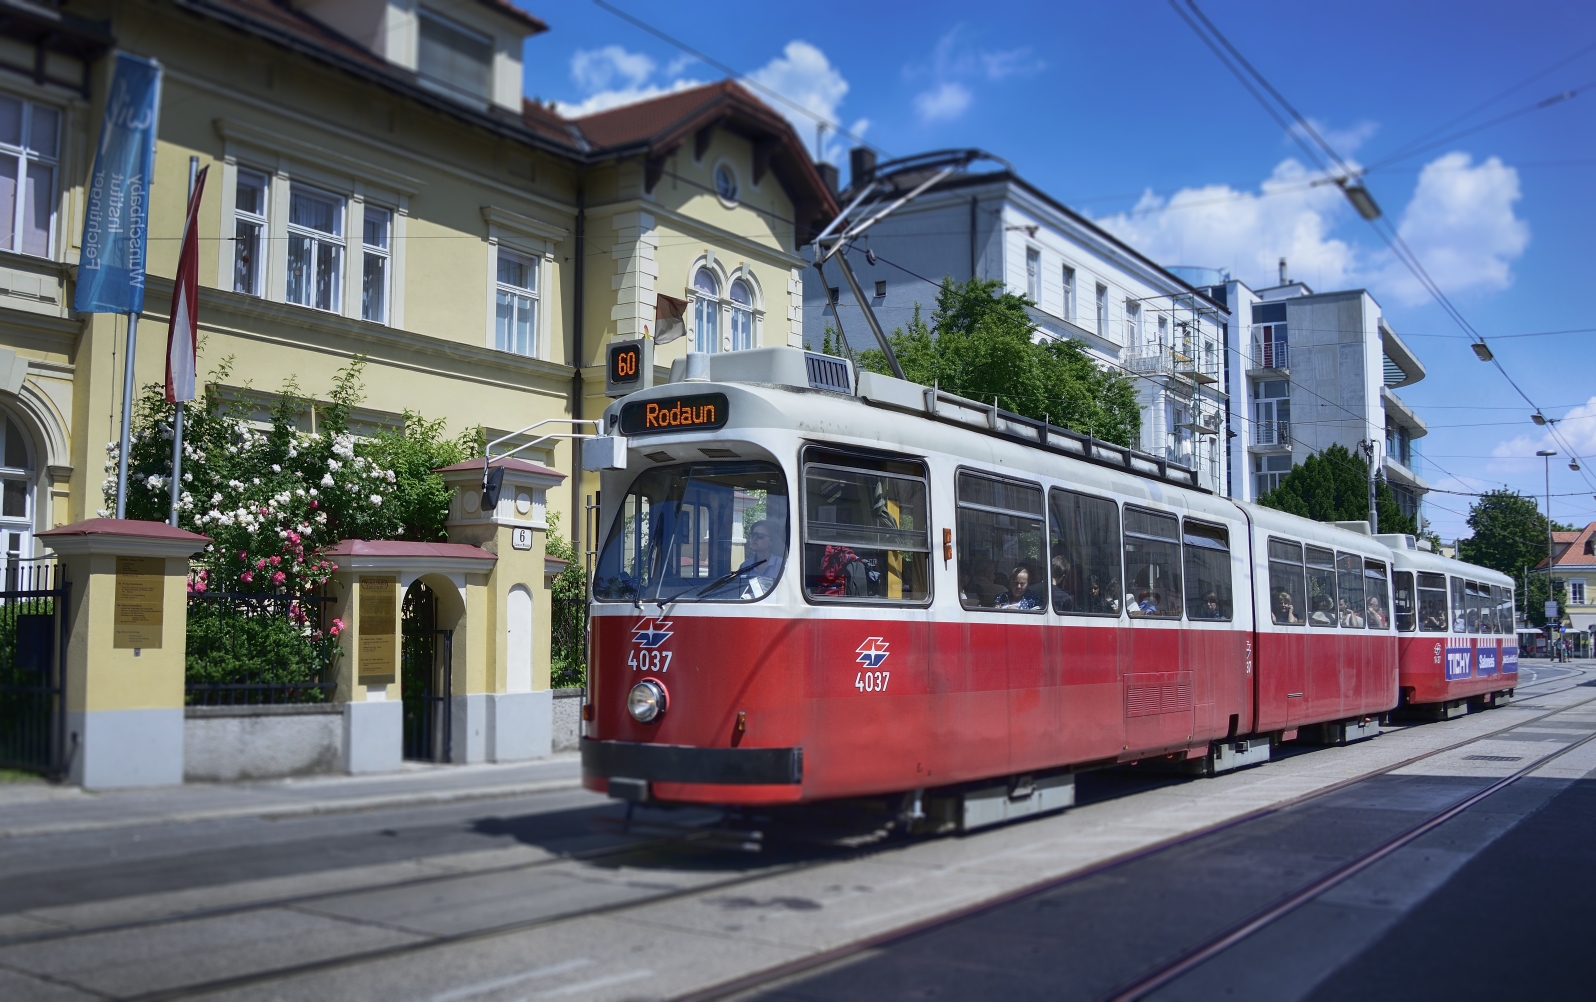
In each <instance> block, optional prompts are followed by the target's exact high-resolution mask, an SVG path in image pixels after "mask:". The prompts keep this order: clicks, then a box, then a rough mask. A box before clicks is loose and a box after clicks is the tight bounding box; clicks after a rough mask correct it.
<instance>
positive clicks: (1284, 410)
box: [1205, 264, 1428, 515]
mask: <svg viewBox="0 0 1596 1002" xmlns="http://www.w3.org/2000/svg"><path fill="white" fill-rule="evenodd" d="M1216 277H1223V276H1216ZM1284 277H1285V274H1284V265H1283V264H1282V278H1284ZM1205 288H1206V289H1207V291H1208V294H1209V295H1210V296H1211V297H1213V298H1214V299H1216V300H1220V301H1222V302H1224V303H1225V304H1226V305H1227V306H1228V307H1229V309H1230V315H1231V317H1233V318H1234V324H1235V328H1234V333H1233V334H1232V335H1231V337H1230V338H1229V341H1230V344H1231V345H1232V352H1231V354H1230V355H1229V357H1228V358H1227V372H1226V386H1227V387H1228V388H1229V395H1228V399H1229V400H1230V402H1231V408H1230V413H1229V422H1228V425H1227V427H1228V430H1229V432H1230V435H1229V437H1228V441H1229V452H1230V462H1229V464H1228V465H1229V469H1230V470H1231V471H1232V478H1231V482H1230V484H1229V485H1228V490H1229V493H1230V494H1231V496H1232V497H1235V498H1237V499H1239V500H1244V501H1255V500H1257V499H1258V498H1259V497H1261V496H1262V495H1264V494H1266V493H1268V492H1269V491H1270V490H1272V489H1274V488H1275V487H1276V486H1278V485H1279V483H1280V478H1281V477H1283V476H1285V475H1286V474H1287V473H1289V472H1291V468H1292V466H1294V465H1296V464H1298V463H1301V462H1302V461H1303V460H1305V459H1307V458H1308V456H1310V455H1314V454H1316V453H1319V452H1322V451H1323V450H1324V449H1326V448H1328V447H1329V446H1331V445H1334V444H1340V445H1343V446H1345V447H1346V448H1347V449H1348V450H1350V451H1351V452H1353V454H1354V455H1367V452H1366V451H1364V450H1363V449H1362V448H1361V446H1362V445H1363V444H1364V443H1371V444H1372V447H1373V451H1374V455H1375V459H1376V462H1377V463H1378V464H1379V469H1380V471H1381V472H1382V473H1383V474H1384V476H1385V479H1386V481H1387V483H1389V484H1390V486H1391V489H1392V492H1393V493H1394V494H1395V495H1396V498H1397V503H1398V504H1399V505H1400V506H1401V508H1402V511H1403V512H1404V513H1405V514H1409V515H1419V514H1420V507H1421V502H1422V498H1423V495H1424V492H1425V491H1426V490H1427V489H1428V485H1427V484H1426V483H1425V481H1424V480H1423V478H1422V477H1421V476H1420V474H1419V467H1420V457H1419V448H1418V440H1419V439H1421V438H1423V437H1424V435H1425V434H1426V433H1427V432H1428V428H1427V427H1426V425H1425V423H1424V421H1423V419H1422V418H1420V417H1419V416H1418V415H1417V414H1416V413H1414V411H1413V409H1412V408H1411V407H1409V406H1408V405H1407V404H1406V403H1404V402H1403V400H1402V399H1401V398H1400V397H1399V396H1397V395H1396V393H1395V392H1393V391H1395V390H1396V389H1398V388H1400V387H1404V386H1410V385H1412V384H1413V383H1416V382H1418V381H1419V380H1421V379H1423V378H1424V366H1423V364H1422V363H1420V361H1419V359H1418V356H1416V355H1415V354H1414V353H1413V351H1412V349H1410V348H1409V347H1408V346H1407V344H1406V343H1405V342H1404V341H1403V340H1402V339H1401V337H1399V336H1398V335H1397V333H1396V331H1395V330H1393V329H1392V327H1391V325H1390V323H1389V322H1388V321H1387V320H1386V319H1385V317H1384V315H1383V314H1382V312H1381V310H1380V304H1379V303H1378V302H1376V301H1375V299H1374V297H1373V296H1371V295H1370V294H1369V293H1368V292H1367V291H1365V290H1363V289H1351V290H1345V291H1339V292H1325V293H1315V292H1314V291H1313V290H1312V289H1310V288H1308V286H1306V285H1304V284H1302V283H1301V282H1286V281H1282V283H1281V284H1280V285H1277V286H1274V287H1271V288H1267V289H1261V290H1257V291H1254V290H1253V289H1251V288H1249V287H1248V286H1247V285H1246V284H1245V283H1243V282H1239V281H1234V280H1228V279H1227V280H1225V281H1222V282H1219V283H1217V284H1214V285H1212V286H1205Z"/></svg>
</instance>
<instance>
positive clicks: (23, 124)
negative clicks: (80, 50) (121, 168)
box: [0, 92, 67, 261]
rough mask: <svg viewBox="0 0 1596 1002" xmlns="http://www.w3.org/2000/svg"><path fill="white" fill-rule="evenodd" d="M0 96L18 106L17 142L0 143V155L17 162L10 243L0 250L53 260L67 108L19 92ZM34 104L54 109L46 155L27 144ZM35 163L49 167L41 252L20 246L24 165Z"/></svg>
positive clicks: (25, 194)
mask: <svg viewBox="0 0 1596 1002" xmlns="http://www.w3.org/2000/svg"><path fill="white" fill-rule="evenodd" d="M0 95H3V96H5V97H8V98H11V99H12V100H15V101H17V102H18V103H20V104H21V105H22V111H21V115H20V118H19V120H18V123H17V126H18V133H17V139H18V144H17V145H12V144H10V143H0V157H4V158H6V159H9V160H12V161H13V162H15V163H16V165H17V178H16V204H15V205H13V206H12V213H11V243H10V244H9V245H8V246H5V247H4V248H3V249H4V250H8V251H11V252H13V253H16V254H26V255H28V256H29V257H40V258H44V259H45V260H50V261H53V260H55V246H56V233H57V231H58V230H59V228H60V215H61V213H60V197H59V195H58V194H57V193H58V192H59V191H60V190H61V143H62V136H63V134H64V133H65V132H66V130H67V110H66V109H65V108H63V107H61V106H59V105H55V104H50V103H49V102H44V101H35V100H33V99H32V98H27V97H23V96H22V95H21V94H16V93H11V92H0ZM36 107H43V108H47V109H49V110H50V111H53V112H55V116H56V119H55V149H54V150H53V151H52V152H50V153H48V154H46V153H44V152H42V151H39V150H34V149H32V148H31V147H30V146H29V142H30V136H29V134H30V133H31V132H32V131H33V110H34V108H36ZM31 164H38V165H39V166H41V167H48V168H49V170H50V190H49V192H48V193H47V196H48V198H49V204H50V228H49V231H48V232H47V233H46V234H45V237H44V252H43V253H35V252H33V251H29V250H24V249H23V246H22V234H23V230H24V225H23V222H24V220H25V219H26V218H27V210H28V205H29V202H30V199H29V198H28V167H29V165H31Z"/></svg>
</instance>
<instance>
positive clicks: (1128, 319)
mask: <svg viewBox="0 0 1596 1002" xmlns="http://www.w3.org/2000/svg"><path fill="white" fill-rule="evenodd" d="M1141 341H1142V304H1141V303H1138V302H1137V301H1136V300H1134V299H1127V300H1125V345H1126V347H1132V348H1133V347H1136V346H1137V345H1139V344H1141Z"/></svg>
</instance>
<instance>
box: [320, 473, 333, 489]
mask: <svg viewBox="0 0 1596 1002" xmlns="http://www.w3.org/2000/svg"><path fill="white" fill-rule="evenodd" d="M321 485H322V486H323V487H331V486H332V485H333V478H332V474H331V473H327V474H324V475H323V476H322V478H321Z"/></svg>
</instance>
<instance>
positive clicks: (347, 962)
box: [0, 676, 1596, 1002]
mask: <svg viewBox="0 0 1596 1002" xmlns="http://www.w3.org/2000/svg"><path fill="white" fill-rule="evenodd" d="M1572 677H1573V678H1578V677H1579V676H1572ZM1569 678H1570V677H1565V678H1560V679H1556V680H1549V681H1548V682H1546V683H1539V684H1536V685H1534V686H1532V687H1526V688H1534V689H1535V690H1536V691H1534V692H1532V693H1529V692H1526V693H1525V694H1524V696H1523V697H1521V698H1523V699H1533V698H1537V697H1544V696H1548V695H1554V694H1555V693H1557V692H1563V691H1566V690H1568V689H1572V688H1576V687H1578V686H1580V685H1582V684H1584V683H1582V682H1577V681H1575V682H1569ZM1559 683H1567V684H1561V685H1559ZM1554 685H1555V686H1557V688H1555V689H1550V688H1549V689H1545V690H1542V686H1554ZM1521 691H1522V690H1521ZM1592 698H1593V699H1596V694H1593V696H1592ZM1583 702H1588V701H1581V703H1583ZM1518 705H1519V706H1520V707H1524V703H1523V702H1519V703H1518ZM1577 705H1581V704H1578V703H1576V704H1571V706H1577ZM1571 706H1559V707H1555V708H1551V709H1548V710H1546V712H1544V713H1540V714H1537V715H1535V716H1532V717H1529V718H1526V719H1521V720H1517V721H1514V722H1513V723H1511V724H1507V725H1504V726H1503V727H1500V728H1496V729H1494V730H1491V731H1488V732H1485V733H1483V734H1477V735H1473V736H1470V737H1468V738H1464V739H1462V740H1459V741H1456V742H1451V743H1449V744H1447V745H1445V746H1442V747H1439V748H1435V749H1431V750H1427V751H1425V752H1422V753H1420V754H1417V755H1413V756H1409V757H1406V758H1404V759H1402V760H1401V761H1398V762H1394V763H1390V764H1388V765H1386V766H1383V767H1382V768H1380V769H1377V770H1373V771H1370V772H1368V773H1364V774H1361V775H1359V776H1355V777H1350V778H1348V779H1345V780H1341V781H1338V782H1336V783H1333V784H1331V785H1328V786H1325V787H1322V788H1320V789H1317V790H1314V791H1312V792H1309V793H1306V794H1303V795H1301V796H1298V797H1294V798H1291V799H1289V800H1285V801H1282V802H1280V803H1278V804H1273V805H1269V806H1267V807H1263V808H1259V809H1257V810H1254V811H1249V812H1247V813H1244V814H1241V815H1238V816H1236V817H1234V818H1229V819H1226V820H1225V821H1222V822H1220V823H1218V824H1215V825H1210V826H1207V827H1204V828H1202V829H1198V830H1196V831H1192V832H1188V833H1184V834H1182V835H1179V836H1176V837H1173V838H1171V839H1166V840H1164V841H1161V842H1159V843H1155V844H1153V845H1149V846H1145V847H1143V848H1141V849H1138V850H1135V851H1133V852H1130V853H1127V854H1123V855H1121V856H1117V857H1114V858H1112V859H1108V860H1104V861H1102V862H1100V863H1097V864H1094V865H1092V866H1090V867H1088V868H1085V869H1083V870H1079V871H1076V872H1074V873H1070V874H1066V875H1063V876H1061V877H1053V878H1049V879H1048V880H1046V881H1043V882H1041V883H1040V884H1036V885H1030V886H1027V887H1025V888H1020V889H1017V890H1015V891H1012V892H1009V893H1006V894H1004V895H1002V896H1000V897H998V898H995V899H988V900H985V901H982V902H979V903H977V904H974V905H970V906H968V907H966V908H962V909H959V910H956V911H953V912H949V913H944V914H942V915H939V916H937V917H935V918H933V919H928V920H925V921H924V922H920V923H916V924H914V925H912V926H909V927H906V928H899V929H896V930H892V931H890V932H887V933H884V934H881V935H878V936H874V937H870V938H868V939H865V940H861V941H858V942H855V943H852V944H848V945H847V946H844V947H839V948H837V949H835V950H831V951H827V952H825V953H821V954H817V955H814V956H811V957H808V958H803V959H801V960H799V961H795V962H793V964H790V965H785V966H783V967H779V968H775V969H770V970H766V971H763V972H759V973H757V974H752V975H749V976H748V977H746V978H742V979H739V980H737V981H735V982H728V983H725V984H722V985H718V986H715V987H713V988H709V989H706V990H703V991H699V992H694V993H691V994H688V995H685V996H682V998H684V999H706V1000H707V999H713V998H724V997H727V996H730V995H736V994H740V993H743V992H747V991H749V990H750V989H754V988H757V987H759V986H762V985H768V984H770V983H771V982H773V981H779V980H786V979H789V978H791V977H793V976H795V975H798V974H802V973H804V972H807V971H811V970H814V969H817V968H820V967H823V966H827V965H830V964H832V963H835V962H837V961H839V960H841V959H845V958H847V957H849V956H853V955H855V954H858V953H860V952H863V951H865V950H869V949H872V948H874V947H878V946H881V945H884V944H886V943H889V942H892V941H895V940H898V939H902V938H905V937H908V936H912V935H914V934H916V933H917V932H921V931H924V930H927V929H931V928H934V927H936V926H939V925H944V924H947V923H951V922H956V921H958V920H959V919H961V918H964V917H968V916H970V915H973V914H977V913H979V912H982V911H986V910H989V909H992V908H996V907H1000V906H1002V905H1003V904H1007V903H1010V902H1013V901H1017V900H1020V899H1023V898H1026V897H1029V896H1032V895H1035V894H1038V893H1042V892H1044V891H1046V890H1049V889H1052V888H1054V887H1060V886H1064V885H1066V884H1068V883H1070V882H1074V881H1079V880H1084V879H1086V878H1088V877H1091V876H1094V875H1097V874H1100V873H1103V872H1105V871H1108V870H1112V869H1115V868H1118V867H1123V866H1126V865H1128V864H1130V863H1133V862H1136V861H1137V860H1141V859H1146V858H1149V857H1152V856H1155V855H1157V854H1159V853H1162V852H1167V851H1169V850H1171V849H1173V848H1176V847H1177V846H1181V845H1186V844H1189V843H1191V842H1194V841H1197V840H1200V839H1202V838H1205V837H1209V836H1212V835H1215V834H1217V833H1219V832H1223V831H1226V830H1228V829H1231V828H1235V827H1237V826H1239V825H1243V824H1246V823H1248V822H1250V821H1255V820H1258V819H1259V818H1263V817H1266V816H1269V815H1271V814H1276V813H1279V812H1281V811H1285V810H1289V809H1291V808H1293V807H1296V806H1300V805H1302V804H1306V803H1309V802H1311V801H1313V800H1316V799H1319V798H1322V797H1326V796H1328V795H1330V794H1333V793H1335V792H1337V791H1339V790H1343V789H1346V788H1348V787H1350V786H1353V785H1355V784H1357V783H1361V782H1365V781H1367V780H1370V779H1373V778H1375V777H1377V776H1381V775H1385V774H1388V773H1391V772H1394V771H1397V770H1400V769H1403V768H1406V767H1409V766H1412V765H1414V764H1417V763H1419V762H1422V761H1424V760H1426V759H1430V758H1434V757H1436V756H1439V755H1444V754H1446V753H1448V752H1451V751H1455V750H1457V749H1459V748H1462V747H1466V746H1468V745H1471V744H1475V743H1478V742H1481V741H1485V740H1489V739H1491V738H1493V737H1497V736H1499V735H1501V734H1503V733H1505V732H1507V731H1511V730H1514V729H1516V728H1522V727H1527V726H1531V725H1533V724H1534V723H1536V722H1538V721H1541V720H1544V719H1546V718H1548V717H1551V716H1554V715H1556V714H1558V713H1561V712H1564V711H1566V710H1568V709H1570V708H1571ZM1584 740H1590V739H1589V738H1586V739H1584ZM1581 743H1583V741H1582V742H1581ZM1573 747H1575V746H1570V747H1568V748H1565V749H1562V750H1560V751H1559V752H1557V753H1555V754H1554V755H1553V756H1550V757H1548V758H1544V759H1540V760H1538V761H1537V762H1535V763H1531V764H1530V765H1528V766H1526V767H1525V768H1524V769H1523V770H1520V773H1521V774H1527V772H1529V771H1533V770H1534V769H1538V768H1541V767H1542V766H1544V765H1545V764H1547V763H1548V762H1549V761H1551V760H1552V758H1555V757H1557V756H1559V755H1562V754H1565V753H1566V752H1568V751H1571V750H1572V749H1573ZM1515 775H1519V774H1515ZM1495 789H1496V788H1495V787H1493V788H1492V792H1494V790H1495ZM1472 802H1473V801H1472V800H1471V801H1470V803H1472ZM1463 809H1467V806H1466V805H1465V806H1464V807H1462V808H1460V810H1463ZM1439 823H1444V821H1443V822H1437V824H1439ZM1419 834H1422V832H1421V833H1419ZM715 835H716V831H715V830H713V829H705V830H703V831H702V832H688V833H685V834H679V835H674V836H671V837H654V838H644V839H639V840H637V841H634V842H628V843H625V844H622V845H616V846H607V847H602V848H596V849H590V850H586V851H580V852H571V853H565V854H562V855H560V856H557V857H553V858H549V859H541V860H534V861H528V862H523V863H517V864H511V865H506V866H499V867H491V868H484V869H478V870H470V871H466V872H451V873H439V874H435V875H427V876H420V877H411V878H408V879H404V880H398V881H388V882H379V883H373V884H370V885H364V886H359V887H350V888H340V889H337V890H328V891H320V892H314V893H307V894H297V895H284V896H280V897H275V898H269V899H262V900H256V901H248V902H240V903H237V904H231V905H224V906H216V907H211V908H200V909H187V910H183V911H178V912H173V913H171V914H168V915H159V916H151V917H148V918H140V919H131V920H126V921H121V922H112V923H102V924H99V925H94V926H82V927H77V928H72V929H61V930H48V931H43V932H38V933H28V934H23V935H14V936H9V937H4V938H0V948H6V947H15V946H24V945H35V944H45V943H63V942H70V941H72V940H75V939H76V940H83V939H87V938H89V937H94V936H104V935H114V934H117V933H126V932H133V931H137V930H141V929H150V928H154V927H159V926H176V925H181V924H183V923H191V922H205V921H209V920H215V919H221V918H227V917H232V916H240V915H247V914H250V913H260V912H267V911H272V910H295V911H304V912H306V913H309V914H314V915H319V916H324V917H329V918H334V919H337V920H340V921H348V922H353V923H357V924H370V925H375V926H378V927H380V928H387V929H390V930H397V931H401V932H404V933H406V934H408V935H411V936H415V937H417V939H416V940H414V941H411V942H406V943H400V944H394V945H388V946H383V947H378V948H373V949H365V950H355V951H351V952H345V953H340V954H337V955H335V956H329V957H325V958H319V959H315V960H309V961H304V962H300V963H295V964H286V965H278V966H273V967H269V968H266V969H261V970H255V971H245V972H241V973H239V974H237V975H232V976H226V977H221V978H211V979H204V980H200V981H196V982H192V983H188V984H182V985H174V986H170V987H165V988H160V989H155V990H150V991H145V992H139V993H131V994H107V993H104V992H95V991H93V989H89V988H86V987H85V986H83V985H80V984H76V983H74V982H72V981H70V980H68V979H61V983H62V984H67V985H71V987H73V988H75V989H78V990H85V991H90V992H92V993H93V994H97V995H101V996H102V997H106V998H118V999H127V1000H136V1002H155V1000H164V999H182V998H192V997H196V996H201V995H208V994H214V993H218V992H226V991H231V990H237V989H242V988H247V987H252V986H261V985H268V984H271V983H273V982H277V981H282V980H286V979H290V978H295V977H300V976H304V975H309V974H316V973H322V972H329V971H336V970H339V969H342V968H351V967H357V966H359V965H362V964H369V963H372V962H375V961H381V960H384V959H389V958H393V957H396V956H400V955H405V954H411V953H416V952H420V951H431V950H437V949H443V948H447V947H450V946H455V945H460V944H464V943H469V942H473V941H481V940H489V939H494V938H497V937H504V936H509V935H513V934H516V933H521V932H526V931H529V930H533V929H538V928H544V927H549V926H555V925H560V924H562V923H569V922H573V921H576V920H579V919H584V918H588V917H595V916H604V915H613V914H617V913H621V912H626V911H629V910H633V909H642V908H646V907H650V906H655V905H659V904H663V903H668V902H670V901H673V900H681V899H687V898H692V897H694V896H699V895H704V894H711V893H717V892H723V891H725V890H727V889H732V888H737V887H740V886H744V885H748V884H753V883H757V882H761V881H766V880H770V879H773V878H779V877H783V876H789V875H792V874H795V873H797V872H799V871H802V870H805V869H810V868H814V867H818V866H823V865H826V864H830V863H843V862H847V861H849V860H852V859H855V858H858V857H861V856H864V855H868V854H869V853H871V852H873V851H874V848H873V847H859V848H839V849H831V850H829V851H827V852H826V853H824V854H823V855H820V856H818V857H815V858H808V859H802V860H797V861H794V862H790V863H778V864H775V865H768V866H763V867H760V868H758V869H757V870H756V871H753V872H745V873H739V874H737V875H735V876H730V877H727V878H725V879H721V880H712V881H708V882H704V883H697V884H693V885H691V886H684V887H679V888H674V889H670V890H666V891H662V892H658V893H645V894H642V895H637V896H632V897H629V898H627V899H625V900H620V901H614V902H608V903H604V904H601V905H597V906H587V907H581V908H575V909H569V910H563V911H557V912H552V913H549V914H546V915H539V916H536V917H531V918H527V919H522V920H517V921H512V922H503V923H497V924H491V925H484V926H481V927H478V928H473V929H469V930H465V931H461V932H457V933H447V934H429V933H425V932H420V931H418V930H416V929H415V928H414V927H406V926H403V925H384V924H382V923H379V922H370V921H369V920H362V919H357V918H351V917H349V916H343V915H338V914H336V913H333V912H327V911H322V910H320V909H318V908H317V907H316V906H317V905H325V904H326V903H328V902H332V901H337V900H338V899H340V898H350V897H355V896H361V895H369V894H377V893H384V892H391V891H399V890H405V889H423V888H426V887H429V886H434V887H436V886H444V885H447V884H449V883H451V882H460V881H467V880H480V879H481V878H483V877H495V876H504V877H509V876H514V875H517V874H525V873H528V872H534V871H538V870H548V869H552V868H557V867H560V866H566V867H570V866H572V865H573V864H576V865H584V864H593V863H602V862H605V861H609V860H614V859H618V858H624V857H626V856H630V855H635V854H638V853H648V852H654V851H659V850H667V849H670V848H673V847H680V846H683V845H693V844H697V843H703V842H707V841H709V840H711V839H713V838H714V836H715ZM1413 837H1414V838H1416V837H1418V835H1414V836H1413ZM1410 841H1411V839H1410ZM1404 844H1405V843H1404ZM1391 851H1395V850H1394V849H1393V850H1391ZM1369 865H1372V863H1371V864H1369ZM1349 876H1350V874H1349ZM1343 879H1345V878H1343ZM1320 893H1322V891H1321V892H1320ZM0 966H6V967H11V965H8V964H4V962H3V961H0ZM11 969H13V970H17V971H19V973H28V974H29V976H32V977H39V976H40V975H38V974H37V973H34V972H24V971H23V970H22V969H20V968H15V967H12V968H11ZM49 980H55V979H49Z"/></svg>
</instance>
